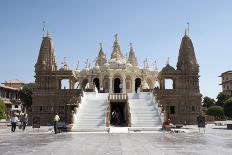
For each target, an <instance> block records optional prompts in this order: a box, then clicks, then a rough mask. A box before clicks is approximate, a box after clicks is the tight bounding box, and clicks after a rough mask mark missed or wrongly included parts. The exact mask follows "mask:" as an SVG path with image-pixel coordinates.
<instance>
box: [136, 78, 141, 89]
mask: <svg viewBox="0 0 232 155" xmlns="http://www.w3.org/2000/svg"><path fill="white" fill-rule="evenodd" d="M140 86H141V79H140V78H136V79H135V92H136V93H137V92H138V88H139V87H140ZM141 89H142V88H140V91H141Z"/></svg>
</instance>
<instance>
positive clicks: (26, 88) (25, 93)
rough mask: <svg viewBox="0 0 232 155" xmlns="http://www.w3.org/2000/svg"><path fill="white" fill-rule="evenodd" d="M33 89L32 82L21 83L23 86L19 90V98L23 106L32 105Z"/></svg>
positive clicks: (28, 106)
mask: <svg viewBox="0 0 232 155" xmlns="http://www.w3.org/2000/svg"><path fill="white" fill-rule="evenodd" d="M34 89H35V84H34V83H28V84H25V85H23V88H22V89H21V90H20V91H19V98H20V100H21V101H22V103H23V106H24V107H26V108H30V107H31V105H32V93H33V91H34Z"/></svg>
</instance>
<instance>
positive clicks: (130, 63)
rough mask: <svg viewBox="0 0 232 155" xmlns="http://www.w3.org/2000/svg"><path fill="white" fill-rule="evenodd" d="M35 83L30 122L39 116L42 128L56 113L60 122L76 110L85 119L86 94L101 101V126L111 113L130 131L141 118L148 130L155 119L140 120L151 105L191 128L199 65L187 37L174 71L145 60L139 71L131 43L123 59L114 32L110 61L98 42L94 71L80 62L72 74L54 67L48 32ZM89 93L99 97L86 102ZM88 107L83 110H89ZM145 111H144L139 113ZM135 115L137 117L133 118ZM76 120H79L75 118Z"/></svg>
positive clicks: (196, 112)
mask: <svg viewBox="0 0 232 155" xmlns="http://www.w3.org/2000/svg"><path fill="white" fill-rule="evenodd" d="M166 81H169V82H171V83H172V87H171V88H167V87H166V86H165V83H166ZM35 83H36V89H35V91H34V93H33V104H32V118H37V119H38V118H39V119H40V122H41V124H43V125H48V124H51V123H52V120H53V117H54V115H55V113H59V115H60V116H61V121H64V122H66V123H68V124H71V123H73V122H75V121H74V120H73V111H74V112H75V111H78V110H79V111H80V112H79V113H80V114H79V115H81V113H83V114H82V115H83V116H80V117H79V118H77V120H78V119H81V118H82V117H84V115H90V114H89V113H93V111H91V110H90V111H89V112H88V113H86V114H85V112H83V111H84V110H82V109H84V104H83V108H81V106H82V105H81V103H82V102H85V100H86V103H85V104H87V105H88V103H89V102H90V101H88V95H89V100H92V101H94V102H96V104H97V103H98V102H100V101H101V100H102V104H103V100H104V103H105V106H106V108H103V113H102V115H101V116H102V117H103V118H104V119H102V120H103V121H104V123H105V124H103V126H109V124H111V120H112V112H113V111H114V110H116V111H120V112H121V115H122V116H121V117H122V120H124V123H125V122H126V126H132V127H133V125H134V124H136V123H138V122H136V120H140V118H141V120H140V126H143V125H144V126H145V127H146V126H150V124H152V123H154V122H156V121H155V120H153V119H155V117H156V115H154V116H153V115H152V113H151V114H150V115H152V117H151V116H150V115H149V116H148V115H147V116H145V114H146V113H149V111H150V112H153V111H154V113H156V111H155V109H156V108H153V109H149V108H150V107H151V106H154V105H153V104H152V105H150V102H151V103H154V104H155V103H156V104H157V105H158V107H162V110H163V111H166V115H167V117H168V118H170V119H171V120H172V122H173V123H186V124H196V119H197V118H196V117H197V116H198V115H199V114H200V111H201V94H200V90H199V65H198V63H197V60H196V56H195V52H194V48H193V44H192V41H191V39H190V38H189V36H188V35H187V34H186V33H185V35H184V36H183V38H182V42H181V45H180V50H179V57H178V62H177V69H175V68H173V67H172V66H170V64H169V63H167V65H166V66H165V67H164V68H163V69H162V70H161V71H159V70H158V69H157V68H155V69H150V68H149V67H148V62H147V61H146V60H145V61H144V64H143V67H142V68H141V67H139V64H138V61H137V57H136V54H135V51H134V49H133V46H132V44H130V50H129V56H128V58H127V57H124V56H123V54H122V52H121V49H120V45H119V40H118V36H117V34H116V35H115V40H114V43H113V51H112V53H111V57H110V58H109V59H108V58H107V56H106V54H105V52H104V50H103V47H102V44H100V49H99V52H98V57H97V59H96V61H95V65H94V66H93V67H91V66H90V64H89V62H88V60H87V61H86V62H85V67H84V68H83V69H82V70H81V69H80V68H79V63H78V64H77V68H76V69H75V70H71V69H70V68H69V66H68V64H67V62H66V61H65V60H64V61H63V62H62V67H61V68H58V67H57V62H56V58H55V51H54V47H53V45H52V39H51V36H50V34H49V33H48V34H47V35H46V36H45V37H43V40H42V43H41V47H40V51H39V56H38V59H37V62H36V64H35ZM64 83H68V86H67V85H65V86H64ZM166 85H167V84H166ZM93 91H97V92H99V93H98V97H97V96H92V97H91V95H92V94H91V93H87V99H86V98H85V97H86V95H85V94H86V92H93ZM153 99H154V100H153ZM136 100H137V101H139V102H147V103H148V100H149V103H148V104H144V107H143V106H142V108H141V107H139V108H137V107H136V106H141V105H143V103H141V104H140V105H138V104H139V103H137V101H136ZM132 102H133V104H132ZM145 106H146V108H145ZM86 107H87V106H86ZM90 108H91V106H90ZM90 108H87V109H86V110H87V111H88V110H89V109H90ZM94 108H96V107H94ZM136 108H137V109H136ZM144 109H149V110H148V111H142V110H144ZM86 110H85V111H86ZM136 110H138V111H136ZM135 111H136V112H135ZM95 113H97V112H95ZM137 113H142V114H141V115H140V114H139V115H138V114H137ZM140 116H141V117H140ZM77 117H78V115H77ZM148 117H149V121H148V122H150V124H149V123H148V124H144V123H143V122H146V121H147V120H146V119H147V118H148ZM89 118H90V117H89ZM142 118H143V119H145V120H143V119H142ZM80 122H83V121H82V120H80ZM77 124H78V123H77ZM161 124H162V123H161ZM77 126H78V125H77Z"/></svg>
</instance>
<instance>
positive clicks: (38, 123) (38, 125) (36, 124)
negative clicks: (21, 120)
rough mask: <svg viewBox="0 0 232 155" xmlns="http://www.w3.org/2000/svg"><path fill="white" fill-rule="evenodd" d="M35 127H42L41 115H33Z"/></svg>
mask: <svg viewBox="0 0 232 155" xmlns="http://www.w3.org/2000/svg"><path fill="white" fill-rule="evenodd" d="M32 127H33V128H40V117H38V116H35V117H33V125H32Z"/></svg>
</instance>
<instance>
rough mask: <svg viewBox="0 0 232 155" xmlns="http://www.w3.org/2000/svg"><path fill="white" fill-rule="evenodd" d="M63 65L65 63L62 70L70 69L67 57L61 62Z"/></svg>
mask: <svg viewBox="0 0 232 155" xmlns="http://www.w3.org/2000/svg"><path fill="white" fill-rule="evenodd" d="M61 65H63V67H62V68H61V70H69V67H68V64H67V62H66V57H64V59H63V61H62V62H61Z"/></svg>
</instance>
